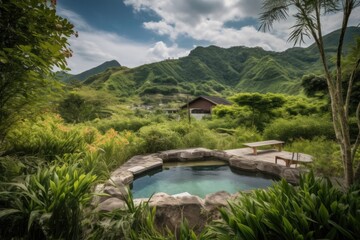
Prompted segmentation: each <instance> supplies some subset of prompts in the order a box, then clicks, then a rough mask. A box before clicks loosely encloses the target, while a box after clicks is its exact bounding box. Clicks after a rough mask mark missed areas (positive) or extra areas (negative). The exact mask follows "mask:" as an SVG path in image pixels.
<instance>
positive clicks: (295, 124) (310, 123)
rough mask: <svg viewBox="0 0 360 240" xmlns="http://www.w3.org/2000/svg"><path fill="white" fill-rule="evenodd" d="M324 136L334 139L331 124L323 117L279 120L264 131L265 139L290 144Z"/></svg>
mask: <svg viewBox="0 0 360 240" xmlns="http://www.w3.org/2000/svg"><path fill="white" fill-rule="evenodd" d="M319 136H324V137H326V138H327V139H335V133H334V129H333V126H332V123H331V122H330V121H329V120H328V119H326V118H324V117H308V116H297V117H294V118H292V119H284V118H279V119H276V120H275V121H273V122H272V123H271V124H270V125H268V126H267V127H266V128H265V130H264V138H265V139H278V140H282V141H285V142H291V141H294V140H296V139H299V138H302V139H313V138H314V137H319Z"/></svg>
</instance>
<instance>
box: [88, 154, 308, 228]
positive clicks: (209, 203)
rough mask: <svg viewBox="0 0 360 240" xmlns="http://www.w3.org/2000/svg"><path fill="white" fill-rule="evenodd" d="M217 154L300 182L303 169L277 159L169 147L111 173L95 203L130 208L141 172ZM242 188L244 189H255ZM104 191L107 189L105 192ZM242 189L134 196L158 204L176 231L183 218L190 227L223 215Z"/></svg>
mask: <svg viewBox="0 0 360 240" xmlns="http://www.w3.org/2000/svg"><path fill="white" fill-rule="evenodd" d="M207 157H214V158H218V159H221V160H223V161H226V162H228V165H229V166H230V167H232V168H235V169H240V170H245V171H253V172H256V171H259V172H263V173H266V174H270V175H274V176H275V177H279V178H284V179H286V180H287V181H288V182H289V183H291V184H295V185H296V184H298V182H299V178H300V174H301V173H303V169H299V168H291V167H286V166H283V165H277V164H275V163H271V162H266V161H259V160H249V159H246V156H236V155H232V154H229V153H227V152H225V151H219V150H210V149H206V148H190V149H179V150H168V151H163V152H159V153H153V154H147V155H137V156H133V157H132V158H130V159H129V160H128V161H127V162H125V163H124V164H123V165H121V166H120V167H119V168H117V169H116V170H115V171H113V172H112V173H111V176H110V179H109V180H108V181H106V182H105V183H103V184H98V185H97V186H96V187H95V193H99V194H95V196H94V199H93V202H92V204H93V205H96V206H97V208H96V209H97V211H101V212H109V211H113V210H115V209H126V208H127V205H126V202H125V199H126V198H127V194H128V192H127V186H128V185H129V184H130V183H132V182H133V180H134V178H135V177H136V176H138V175H139V174H144V173H146V171H148V170H152V169H154V168H159V167H162V166H163V163H164V162H166V161H170V160H172V159H180V160H181V161H191V160H195V159H197V160H199V159H205V161H206V158H207ZM251 191H252V190H250V191H249V190H246V191H242V192H241V193H244V192H245V193H246V192H251ZM102 193H105V195H104V194H102ZM238 196H239V193H235V194H230V193H228V192H225V191H220V192H215V193H211V194H208V195H206V196H205V198H200V197H199V196H196V195H190V194H186V193H183V194H175V195H169V194H166V193H161V192H159V193H155V194H154V195H153V196H152V197H151V198H150V199H149V198H137V199H133V201H134V204H135V205H138V204H140V203H143V202H148V204H149V206H150V207H156V215H155V222H156V225H157V226H158V227H160V228H163V229H170V230H172V231H176V229H178V228H179V226H180V224H181V221H182V219H187V221H188V223H189V227H190V228H192V229H193V228H194V229H200V230H201V229H202V228H203V227H204V226H205V224H206V223H207V222H209V221H212V220H215V219H219V217H220V214H219V211H218V209H219V208H220V207H226V206H227V205H228V201H229V200H232V199H236V198H237V197H238Z"/></svg>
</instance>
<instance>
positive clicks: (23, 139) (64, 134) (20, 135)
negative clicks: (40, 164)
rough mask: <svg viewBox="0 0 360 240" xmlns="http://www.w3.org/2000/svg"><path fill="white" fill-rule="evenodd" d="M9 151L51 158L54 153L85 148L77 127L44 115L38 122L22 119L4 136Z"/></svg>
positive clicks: (71, 151) (72, 151) (59, 153)
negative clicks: (22, 120)
mask: <svg viewBox="0 0 360 240" xmlns="http://www.w3.org/2000/svg"><path fill="white" fill-rule="evenodd" d="M6 141H7V143H8V149H9V152H15V153H18V154H24V155H29V154H33V155H36V156H40V157H44V158H46V159H53V158H54V157H55V156H56V155H63V154H66V153H74V152H79V151H83V150H84V149H85V144H86V142H85V139H84V137H83V136H82V134H81V130H80V129H79V128H71V127H68V126H66V125H64V123H63V121H62V119H61V118H60V117H53V116H46V117H44V119H42V120H40V121H38V122H35V123H33V122H30V121H24V122H22V123H20V124H19V125H18V126H17V128H16V129H14V130H12V131H11V132H9V134H8V137H7V138H6Z"/></svg>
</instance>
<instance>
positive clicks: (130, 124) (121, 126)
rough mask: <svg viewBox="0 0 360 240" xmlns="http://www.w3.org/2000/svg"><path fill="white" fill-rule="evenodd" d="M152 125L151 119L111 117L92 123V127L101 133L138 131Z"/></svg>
mask: <svg viewBox="0 0 360 240" xmlns="http://www.w3.org/2000/svg"><path fill="white" fill-rule="evenodd" d="M151 123H152V119H147V118H140V117H113V118H111V119H103V120H100V121H96V122H93V123H92V126H94V127H96V128H97V129H99V130H100V131H101V132H106V131H107V130H109V129H111V128H112V129H114V130H116V131H118V132H122V131H125V130H128V131H134V132H135V131H138V130H139V129H140V128H142V127H144V126H148V125H150V124H151Z"/></svg>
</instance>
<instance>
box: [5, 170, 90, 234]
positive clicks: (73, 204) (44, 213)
mask: <svg viewBox="0 0 360 240" xmlns="http://www.w3.org/2000/svg"><path fill="white" fill-rule="evenodd" d="M95 179H96V177H95V176H94V175H92V174H91V173H85V172H84V171H83V170H82V169H80V168H78V167H77V165H76V164H74V165H67V164H63V165H62V166H60V165H54V166H52V167H50V168H39V169H38V171H37V173H36V174H33V175H28V176H27V177H26V178H25V179H24V180H23V181H21V182H16V183H9V184H8V187H7V191H2V192H1V193H0V202H1V203H2V209H1V211H0V223H1V226H2V227H1V230H0V236H5V238H7V237H11V238H16V237H25V238H28V239H44V238H47V239H60V238H62V239H78V238H79V236H80V234H81V227H82V226H81V221H82V219H83V214H84V207H85V206H87V205H88V204H89V202H90V200H91V194H90V193H89V190H90V186H91V185H92V183H93V182H94V181H95ZM3 204H4V205H3Z"/></svg>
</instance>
